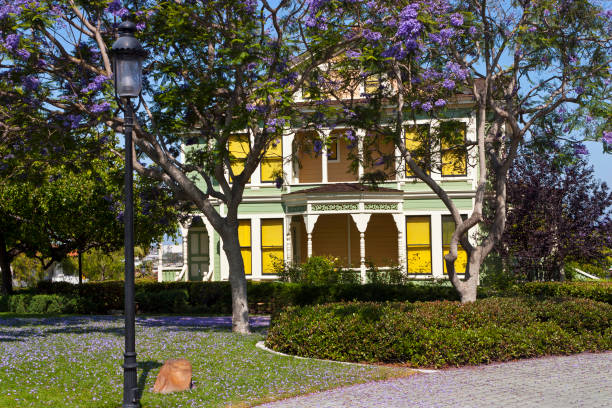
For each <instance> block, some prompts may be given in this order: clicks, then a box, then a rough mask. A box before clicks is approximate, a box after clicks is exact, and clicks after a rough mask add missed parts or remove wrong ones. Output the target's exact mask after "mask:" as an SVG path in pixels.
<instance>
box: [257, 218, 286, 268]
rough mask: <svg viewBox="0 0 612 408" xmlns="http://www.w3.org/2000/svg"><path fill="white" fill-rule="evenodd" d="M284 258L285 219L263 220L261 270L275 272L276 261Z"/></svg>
mask: <svg viewBox="0 0 612 408" xmlns="http://www.w3.org/2000/svg"><path fill="white" fill-rule="evenodd" d="M279 259H280V260H281V261H282V260H283V259H284V257H283V220H282V219H273V220H261V271H262V273H263V274H274V261H277V260H279Z"/></svg>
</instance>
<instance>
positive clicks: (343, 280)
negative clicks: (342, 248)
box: [274, 256, 360, 285]
mask: <svg viewBox="0 0 612 408" xmlns="http://www.w3.org/2000/svg"><path fill="white" fill-rule="evenodd" d="M274 273H276V274H277V275H278V277H279V279H280V280H281V282H293V283H304V284H307V285H330V284H356V283H359V282H360V276H359V272H358V271H352V270H348V269H344V268H342V267H341V266H340V265H339V263H338V260H337V259H334V258H331V257H328V256H311V257H310V258H308V260H307V261H306V262H305V263H303V264H300V265H293V264H289V263H284V262H282V261H280V260H277V261H275V262H274Z"/></svg>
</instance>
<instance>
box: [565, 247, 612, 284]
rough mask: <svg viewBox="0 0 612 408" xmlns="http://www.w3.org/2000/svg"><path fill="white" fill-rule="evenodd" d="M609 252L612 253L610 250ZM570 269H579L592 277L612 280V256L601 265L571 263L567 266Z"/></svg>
mask: <svg viewBox="0 0 612 408" xmlns="http://www.w3.org/2000/svg"><path fill="white" fill-rule="evenodd" d="M608 252H610V251H609V250H608ZM566 266H567V267H568V269H574V268H578V269H580V270H582V271H584V272H586V273H589V274H591V275H595V276H598V277H600V278H604V279H605V278H610V277H611V276H610V269H609V268H610V266H612V256H607V257H606V260H605V262H603V263H601V264H593V263H586V262H577V261H571V262H568V263H567V264H566Z"/></svg>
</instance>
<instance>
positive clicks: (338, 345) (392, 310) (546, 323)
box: [266, 298, 612, 367]
mask: <svg viewBox="0 0 612 408" xmlns="http://www.w3.org/2000/svg"><path fill="white" fill-rule="evenodd" d="M611 324H612V306H611V305H608V304H605V303H601V302H595V301H592V300H587V299H549V300H536V299H529V298H491V299H484V300H479V301H477V302H474V303H472V304H465V305H462V304H459V303H457V302H448V301H442V302H416V303H355V302H353V303H345V304H339V303H335V304H328V305H320V306H307V307H290V308H288V309H287V310H285V311H283V312H281V313H280V314H279V315H277V316H275V317H274V319H273V322H272V326H271V328H270V330H269V331H268V338H267V340H266V345H267V346H268V347H271V348H272V349H274V350H276V351H280V352H285V353H289V354H296V355H299V356H304V357H315V358H323V359H333V360H339V361H355V362H380V363H402V364H406V365H409V366H413V367H443V366H460V365H466V364H482V363H488V362H492V361H506V360H511V359H516V358H526V357H536V356H542V355H547V354H567V353H576V352H582V351H587V350H588V351H596V350H608V349H611V348H612V328H611Z"/></svg>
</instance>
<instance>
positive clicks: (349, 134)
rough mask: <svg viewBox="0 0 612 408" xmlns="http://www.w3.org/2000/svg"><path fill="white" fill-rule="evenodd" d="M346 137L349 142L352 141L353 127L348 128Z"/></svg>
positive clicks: (353, 138) (353, 137)
mask: <svg viewBox="0 0 612 408" xmlns="http://www.w3.org/2000/svg"><path fill="white" fill-rule="evenodd" d="M346 138H347V139H348V140H350V141H351V142H354V141H355V140H356V139H355V132H354V131H353V129H349V130H347V131H346Z"/></svg>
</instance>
